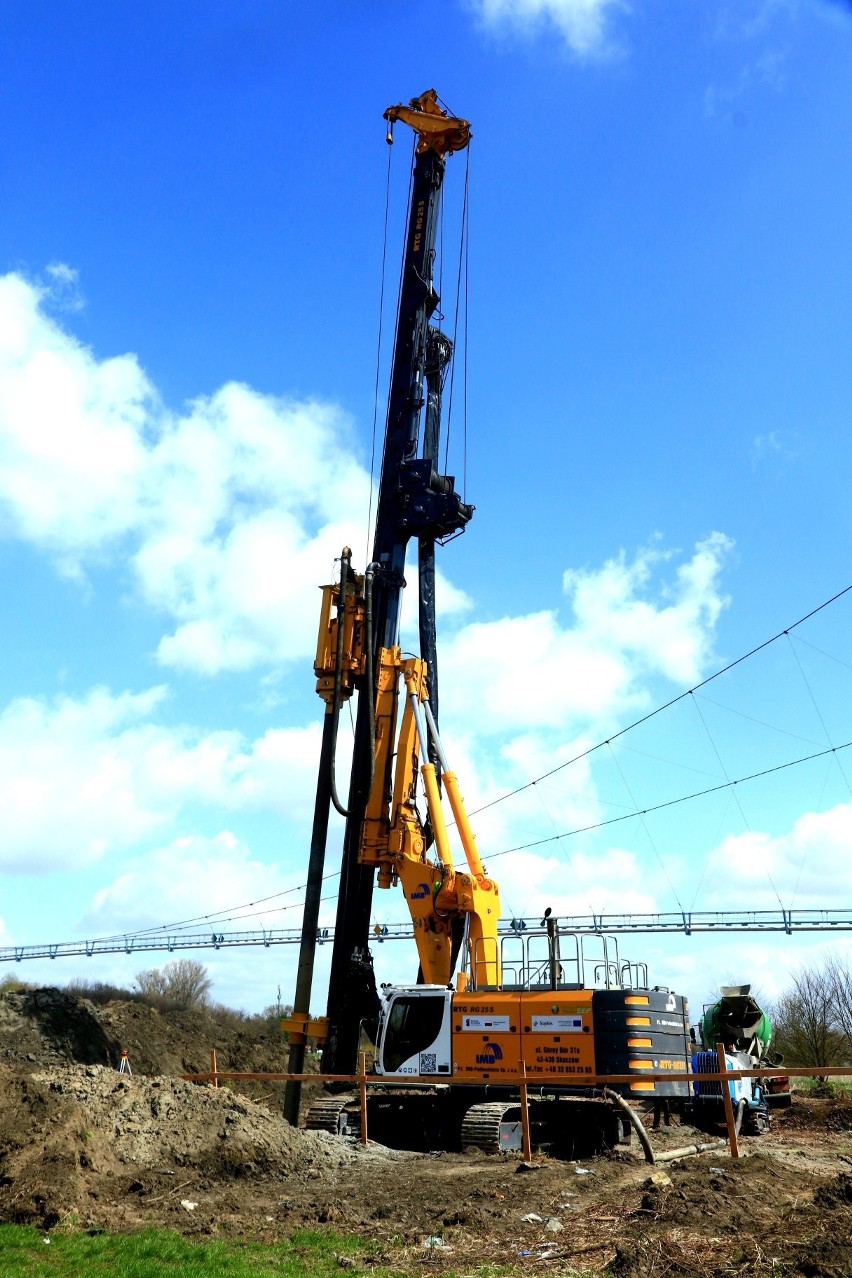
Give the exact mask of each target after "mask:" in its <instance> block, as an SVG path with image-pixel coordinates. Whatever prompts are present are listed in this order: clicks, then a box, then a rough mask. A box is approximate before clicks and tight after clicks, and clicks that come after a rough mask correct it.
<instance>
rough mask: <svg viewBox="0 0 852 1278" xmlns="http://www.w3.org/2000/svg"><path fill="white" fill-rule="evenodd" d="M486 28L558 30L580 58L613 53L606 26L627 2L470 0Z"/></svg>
mask: <svg viewBox="0 0 852 1278" xmlns="http://www.w3.org/2000/svg"><path fill="white" fill-rule="evenodd" d="M470 3H471V7H472V8H473V10H474V12H475V13H476V14H477V15H478V17H479V19H480V21H481V22H482V24H483V26H485V27H487V28H490V29H494V30H514V31H518V32H520V33H521V34H522V35H533V34H537V33H538V32H540V31H545V32H546V31H549V30H554V29H555V30H556V31H557V32H558V34H559V35H560V36H561V37H562V39H563V40H564V41H565V43H566V44H567V45H568V47H569V49H571V51H572V52H573V53H575V54H577V55H578V56H580V57H599V56H601V55H602V54H604V53H608V52H611V44H610V41H609V37H608V30H607V24H608V19H609V16H610V11H611V10H613V9H621V10H624V9H626V8H627V5H626V4H625V3H624V0H470Z"/></svg>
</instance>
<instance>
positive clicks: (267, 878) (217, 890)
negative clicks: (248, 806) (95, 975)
mask: <svg viewBox="0 0 852 1278" xmlns="http://www.w3.org/2000/svg"><path fill="white" fill-rule="evenodd" d="M291 886H292V884H291V883H289V882H288V881H286V880H285V878H284V876H283V875H282V874H281V872H280V870H279V869H278V868H276V867H274V866H269V865H264V864H263V863H262V862H261V861H259V860H257V858H255V857H253V856H252V854H251V852H250V850H249V849H248V847H246V845H245V844H244V843H243V842H241V840H240V839H239V838H237V837H236V835H234V834H232V833H231V832H230V831H229V830H221V831H220V832H219V833H218V834H216V835H214V836H212V837H206V836H202V835H198V834H194V835H187V836H184V837H180V838H176V839H173V840H171V841H170V842H169V843H168V844H166V845H165V846H163V847H159V848H156V849H154V850H153V851H151V852H149V853H147V854H145V855H144V856H139V857H135V858H134V859H133V860H132V861H130V862H129V863H127V865H126V866H125V868H124V869H123V871H122V873H121V874H120V875H118V876H117V877H116V878H115V879H113V881H112V882H111V883H109V884H108V885H107V886H106V887H103V888H101V889H100V890H99V891H98V892H96V893H95V895H94V898H93V900H92V903H91V906H90V908H89V910H88V912H87V914H86V917H85V918H84V919H83V920H82V922H81V926H82V928H83V929H84V931H87V932H88V933H89V934H94V933H98V934H99V935H111V934H113V933H115V932H119V933H120V932H123V931H126V930H137V929H139V928H141V927H147V926H158V925H160V924H164V923H179V922H183V921H184V920H187V919H189V920H193V919H197V920H199V921H198V923H197V924H193V925H192V927H191V928H190V930H191V931H194V932H203V931H204V927H205V924H204V917H203V916H205V915H208V914H209V915H213V914H222V913H223V912H224V913H225V914H228V915H230V914H232V913H233V911H234V910H235V908H236V907H238V906H246V907H247V908H246V909H245V910H244V911H243V914H244V919H243V921H242V922H240V921H239V919H236V920H235V919H231V918H229V919H228V921H227V925H226V924H224V923H221V922H217V923H216V928H215V930H217V931H218V930H220V929H222V930H225V929H226V930H228V931H255V930H258V929H260V928H262V927H264V926H274V927H297V926H298V925H299V921H300V918H299V911H298V910H290V911H289V912H287V911H282V910H281V907H282V906H287V905H292V904H293V903H294V901H299V900H301V897H300V895H299V894H298V893H293V894H292V895H291V894H290V893H289V892H288V888H290V887H291ZM284 892H286V893H287V895H283V896H280V895H278V894H279V893H284ZM270 896H275V897H276V899H275V900H274V901H267V900H266V898H268V897H270ZM255 901H256V902H263V904H258V905H257V906H256V907H255V906H252V905H250V904H249V903H250V902H255ZM164 902H168V906H167V915H168V917H166V915H165V914H164ZM264 907H265V908H264ZM154 961H155V962H156V961H157V960H156V959H155V960H154Z"/></svg>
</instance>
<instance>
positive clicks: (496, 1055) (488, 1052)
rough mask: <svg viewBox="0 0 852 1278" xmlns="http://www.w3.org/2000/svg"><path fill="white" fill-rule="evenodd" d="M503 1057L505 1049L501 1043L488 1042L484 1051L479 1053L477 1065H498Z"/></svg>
mask: <svg viewBox="0 0 852 1278" xmlns="http://www.w3.org/2000/svg"><path fill="white" fill-rule="evenodd" d="M502 1059H503V1049H502V1047H501V1046H500V1044H499V1043H486V1044H485V1046H484V1047H483V1049H482V1051H481V1052H479V1053H477V1057H476V1063H477V1065H496V1064H497V1062H498V1061H502Z"/></svg>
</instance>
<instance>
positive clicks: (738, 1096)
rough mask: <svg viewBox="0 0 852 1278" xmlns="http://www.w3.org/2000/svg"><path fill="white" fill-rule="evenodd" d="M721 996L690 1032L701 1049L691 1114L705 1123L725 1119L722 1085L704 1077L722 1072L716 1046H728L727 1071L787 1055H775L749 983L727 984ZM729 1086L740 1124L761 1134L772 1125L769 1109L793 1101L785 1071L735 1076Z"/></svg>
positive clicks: (696, 1057)
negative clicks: (742, 1076) (755, 1075)
mask: <svg viewBox="0 0 852 1278" xmlns="http://www.w3.org/2000/svg"><path fill="white" fill-rule="evenodd" d="M719 994H720V997H719V998H718V999H717V1001H716V1002H715V1003H711V1004H710V1005H709V1006H707V1007H705V1009H704V1015H703V1016H702V1017H701V1020H700V1021H699V1023H698V1025H697V1026H695V1027H693V1029H692V1031H691V1033H692V1035H693V1039H694V1041H695V1043H696V1045H700V1049H701V1050H699V1051H697V1052H695V1054H694V1055H693V1057H692V1072H693V1073H694V1074H696V1075H698V1077H697V1078H696V1080H695V1083H694V1084H693V1114H694V1116H695V1118H696V1120H697V1121H698V1122H699V1123H700V1124H702V1125H708V1126H709V1125H715V1124H716V1123H717V1122H719V1121H720V1120H721V1119H722V1116H723V1115H722V1098H723V1093H722V1086H723V1085H722V1083H720V1082H718V1081H717V1080H712V1079H706V1080H705V1079H702V1078H701V1075H702V1074H714V1073H717V1072H718V1069H719V1062H718V1058H717V1055H716V1046H717V1044H718V1043H722V1044H723V1045H724V1048H725V1062H726V1064H727V1067H728V1069H730V1070H737V1069H756V1068H758V1067H762V1068H764V1067H770V1068H774V1067H775V1066H777V1065H781V1063H782V1061H783V1057H782V1056H781V1055H780V1054H778V1053H772V1052H771V1051H770V1047H771V1044H772V1022H771V1020H770V1019H769V1017H768V1016H767V1014H766V1012H764V1010H763V1008H762V1007H761V1006H760V1004H759V1003H758V1002H757V1000H756V998H755V997H754V995H753V994H752V992H751V986H750V985H723V986H722V987H721V989H720V991H719ZM727 1087H728V1089H729V1091H730V1095H731V1102H732V1104H733V1106H734V1113H735V1115H736V1121H737V1127H738V1129H739V1127H740V1126H742V1127H743V1128H744V1130H745V1131H746V1132H749V1133H751V1134H753V1135H759V1134H760V1133H762V1132H765V1131H767V1130H768V1128H769V1107H770V1106H771V1105H772V1106H776V1105H789V1104H790V1101H791V1094H790V1080H789V1078H788V1077H787V1076H786V1075H785V1074H777V1075H774V1076H773V1077H771V1078H732V1079H731V1080H730V1081H729V1082H728V1083H727Z"/></svg>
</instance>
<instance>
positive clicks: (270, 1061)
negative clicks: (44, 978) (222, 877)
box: [0, 988, 288, 1074]
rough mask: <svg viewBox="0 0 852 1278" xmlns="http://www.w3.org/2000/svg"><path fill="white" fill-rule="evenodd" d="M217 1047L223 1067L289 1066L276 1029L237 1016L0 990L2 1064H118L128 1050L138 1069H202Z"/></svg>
mask: <svg viewBox="0 0 852 1278" xmlns="http://www.w3.org/2000/svg"><path fill="white" fill-rule="evenodd" d="M212 1049H215V1050H216V1054H217V1066H218V1068H219V1069H222V1070H235V1071H236V1070H238V1071H248V1072H253V1071H261V1070H270V1071H281V1070H286V1068H287V1054H288V1048H287V1044H286V1042H285V1041H284V1038H283V1036H282V1035H281V1034H280V1032H279V1031H278V1029H277V1028H271V1029H268V1030H262V1031H260V1032H258V1030H257V1028H256V1026H255V1027H251V1028H244V1027H243V1026H242V1025H241V1023H240V1019H239V1017H238V1016H234V1014H232V1013H231V1014H228V1013H227V1012H219V1013H217V1012H216V1010H212V1011H207V1010H203V1009H199V1010H194V1011H177V1010H168V1011H160V1010H159V1009H157V1008H155V1007H149V1006H147V1005H146V1004H144V1003H133V1002H122V1001H120V1000H116V1001H115V1002H111V1003H107V1004H105V1005H100V1004H95V1003H92V1002H90V1001H89V1000H88V999H85V998H81V997H79V996H77V995H75V994H73V993H70V992H69V991H67V990H57V989H50V988H46V989H38V990H26V991H21V992H18V993H10V994H4V995H0V1063H5V1064H8V1065H22V1066H26V1067H29V1066H32V1065H45V1066H53V1065H56V1064H59V1063H62V1062H76V1063H78V1064H81V1065H112V1066H117V1065H118V1063H119V1061H120V1059H121V1053H122V1050H126V1051H128V1052H129V1053H130V1060H131V1062H132V1064H133V1069H134V1071H135V1072H136V1073H141V1074H197V1073H205V1072H206V1071H207V1070H209V1069H210V1052H211V1050H212Z"/></svg>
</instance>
